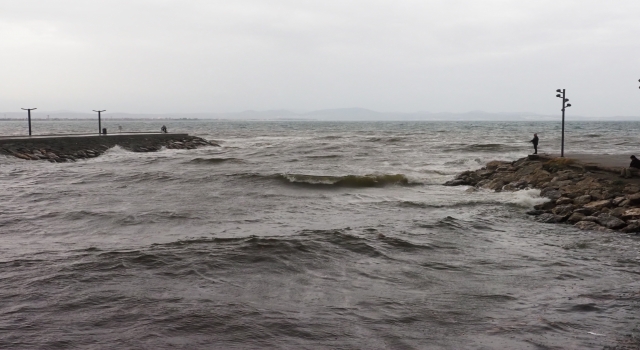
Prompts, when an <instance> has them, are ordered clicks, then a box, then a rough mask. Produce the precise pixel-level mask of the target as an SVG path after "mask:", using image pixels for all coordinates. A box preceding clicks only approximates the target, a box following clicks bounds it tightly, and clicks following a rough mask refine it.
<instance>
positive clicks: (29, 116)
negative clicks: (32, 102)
mask: <svg viewBox="0 0 640 350" xmlns="http://www.w3.org/2000/svg"><path fill="white" fill-rule="evenodd" d="M34 109H37V108H23V110H25V111H27V116H28V118H29V136H31V111H32V110H34Z"/></svg>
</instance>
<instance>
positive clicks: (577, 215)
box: [567, 213, 585, 224]
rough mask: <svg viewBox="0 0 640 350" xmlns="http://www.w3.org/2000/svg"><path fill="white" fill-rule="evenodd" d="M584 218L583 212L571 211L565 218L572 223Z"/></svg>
mask: <svg viewBox="0 0 640 350" xmlns="http://www.w3.org/2000/svg"><path fill="white" fill-rule="evenodd" d="M584 218H585V215H584V214H580V213H573V214H571V216H569V218H568V219H567V221H569V222H570V223H572V224H575V223H576V222H578V221H582V220H583V219H584Z"/></svg>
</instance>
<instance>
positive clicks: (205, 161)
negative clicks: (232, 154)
mask: <svg viewBox="0 0 640 350" xmlns="http://www.w3.org/2000/svg"><path fill="white" fill-rule="evenodd" d="M189 162H190V163H197V164H218V163H223V162H231V163H239V162H241V160H240V159H237V158H215V157H214V158H194V159H192V160H190V161H189Z"/></svg>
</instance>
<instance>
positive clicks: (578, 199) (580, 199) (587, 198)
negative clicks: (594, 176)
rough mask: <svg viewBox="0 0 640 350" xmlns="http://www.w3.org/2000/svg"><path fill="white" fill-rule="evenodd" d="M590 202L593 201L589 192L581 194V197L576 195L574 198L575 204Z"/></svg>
mask: <svg viewBox="0 0 640 350" xmlns="http://www.w3.org/2000/svg"><path fill="white" fill-rule="evenodd" d="M589 202H591V196H590V195H588V194H585V195H583V196H580V197H576V198H575V199H574V200H573V204H575V205H585V204H587V203H589Z"/></svg>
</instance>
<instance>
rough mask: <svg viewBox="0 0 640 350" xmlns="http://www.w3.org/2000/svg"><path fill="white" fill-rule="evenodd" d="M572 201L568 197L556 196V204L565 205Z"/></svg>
mask: <svg viewBox="0 0 640 350" xmlns="http://www.w3.org/2000/svg"><path fill="white" fill-rule="evenodd" d="M572 203H573V199H571V198H568V197H560V198H558V200H556V204H557V205H565V204H572Z"/></svg>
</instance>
